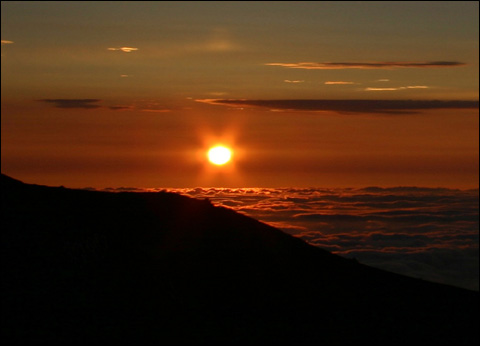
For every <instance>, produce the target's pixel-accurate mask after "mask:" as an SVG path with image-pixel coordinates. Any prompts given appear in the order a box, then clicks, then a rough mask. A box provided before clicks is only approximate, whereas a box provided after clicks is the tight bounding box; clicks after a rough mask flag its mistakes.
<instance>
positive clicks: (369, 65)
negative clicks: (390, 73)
mask: <svg viewBox="0 0 480 346" xmlns="http://www.w3.org/2000/svg"><path fill="white" fill-rule="evenodd" d="M265 65H268V66H280V67H287V68H299V69H305V70H343V69H361V70H371V69H396V68H438V67H458V66H465V65H466V64H465V63H463V62H458V61H427V62H411V61H407V62H402V61H381V62H296V63H283V62H272V63H267V64H265Z"/></svg>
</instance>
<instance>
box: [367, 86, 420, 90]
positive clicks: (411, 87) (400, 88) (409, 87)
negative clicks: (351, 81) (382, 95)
mask: <svg viewBox="0 0 480 346" xmlns="http://www.w3.org/2000/svg"><path fill="white" fill-rule="evenodd" d="M428 88H429V87H428V86H426V85H409V86H405V87H390V88H375V87H368V88H365V91H396V90H407V89H428Z"/></svg>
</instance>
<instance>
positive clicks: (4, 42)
mask: <svg viewBox="0 0 480 346" xmlns="http://www.w3.org/2000/svg"><path fill="white" fill-rule="evenodd" d="M12 43H14V42H13V41H9V40H2V45H4V44H12Z"/></svg>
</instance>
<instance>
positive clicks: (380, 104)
mask: <svg viewBox="0 0 480 346" xmlns="http://www.w3.org/2000/svg"><path fill="white" fill-rule="evenodd" d="M196 101H198V102H204V103H209V104H214V105H224V106H234V107H248V106H250V107H261V108H270V109H274V110H293V111H333V112H347V113H349V112H353V113H387V114H408V113H418V112H419V111H422V110H428V109H477V108H478V101H438V100H244V99H240V100H233V99H204V100H196Z"/></svg>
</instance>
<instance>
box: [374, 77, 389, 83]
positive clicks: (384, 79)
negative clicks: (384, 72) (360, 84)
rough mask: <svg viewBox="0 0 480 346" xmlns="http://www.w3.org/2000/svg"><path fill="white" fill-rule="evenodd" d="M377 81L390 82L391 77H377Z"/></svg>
mask: <svg viewBox="0 0 480 346" xmlns="http://www.w3.org/2000/svg"><path fill="white" fill-rule="evenodd" d="M376 82H390V79H387V78H382V79H377V80H376Z"/></svg>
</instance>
